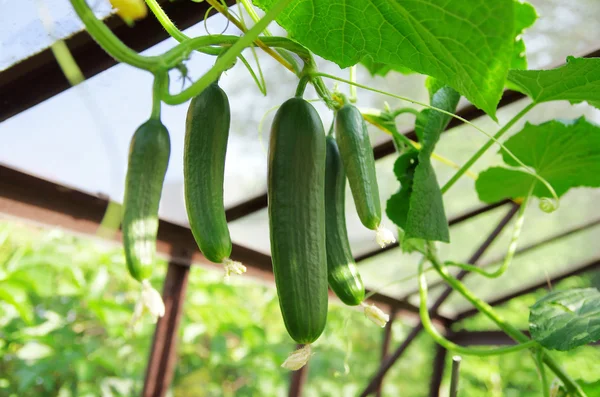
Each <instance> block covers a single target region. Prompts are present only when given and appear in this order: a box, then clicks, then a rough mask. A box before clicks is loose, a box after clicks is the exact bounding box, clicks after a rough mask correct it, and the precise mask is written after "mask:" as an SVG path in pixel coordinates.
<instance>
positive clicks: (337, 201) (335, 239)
mask: <svg viewBox="0 0 600 397" xmlns="http://www.w3.org/2000/svg"><path fill="white" fill-rule="evenodd" d="M345 196H346V174H345V172H344V168H343V166H342V159H341V158H340V152H339V149H338V145H337V143H336V141H335V139H334V138H333V137H332V136H328V137H327V157H326V162H325V230H326V238H325V240H326V245H327V276H328V277H327V278H328V280H329V286H330V287H331V289H332V290H333V292H335V294H336V295H337V297H338V298H340V300H341V301H342V302H344V303H345V304H346V305H350V306H356V305H359V304H360V303H361V302H362V301H363V300H364V299H365V287H364V285H363V282H362V280H361V278H360V274H358V269H357V267H356V263H354V257H353V256H352V251H351V250H350V243H349V241H348V231H347V230H346V211H345V210H346V208H345V198H346V197H345Z"/></svg>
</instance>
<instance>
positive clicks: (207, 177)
mask: <svg viewBox="0 0 600 397" xmlns="http://www.w3.org/2000/svg"><path fill="white" fill-rule="evenodd" d="M230 121H231V115H230V108H229V100H228V99H227V94H225V92H224V91H223V90H222V89H221V87H219V86H218V85H217V83H213V84H211V85H209V86H208V87H206V89H205V90H204V91H202V93H201V94H199V95H198V96H196V97H195V98H193V99H192V101H191V102H190V105H189V107H188V112H187V118H186V123H185V144H184V154H183V158H184V160H183V179H184V192H185V205H186V210H187V214H188V219H189V222H190V228H191V229H192V234H193V235H194V239H195V240H196V243H197V244H198V247H199V248H200V251H202V254H203V255H204V256H205V257H206V259H208V260H209V261H211V262H215V263H222V262H223V260H224V259H226V258H229V256H230V255H231V237H230V235H229V228H228V226H227V219H226V217H225V206H224V204H223V180H224V174H225V155H226V152H227V140H228V138H229V126H230Z"/></svg>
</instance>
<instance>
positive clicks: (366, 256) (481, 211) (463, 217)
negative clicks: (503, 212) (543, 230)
mask: <svg viewBox="0 0 600 397" xmlns="http://www.w3.org/2000/svg"><path fill="white" fill-rule="evenodd" d="M511 202H512V201H510V200H502V201H499V202H497V203H494V204H489V205H485V206H483V207H479V208H475V209H474V210H471V211H467V212H465V213H463V214H460V215H458V216H456V217H455V218H452V219H449V220H448V226H455V225H458V224H460V223H462V222H464V221H467V220H469V219H473V218H475V217H477V216H479V215H481V214H485V213H487V212H489V211H492V210H495V209H496V208H498V207H502V206H503V205H506V204H508V203H511ZM399 246H400V243H399V242H395V243H393V244H389V245H386V246H385V247H384V248H379V249H376V250H374V251H371V252H367V253H366V254H362V255H359V256H357V257H356V258H355V261H356V262H357V263H358V262H361V261H364V260H367V259H369V258H372V257H374V256H377V255H379V254H383V253H384V252H387V251H391V250H393V249H395V248H398V247H399Z"/></svg>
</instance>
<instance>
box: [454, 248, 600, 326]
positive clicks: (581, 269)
mask: <svg viewBox="0 0 600 397" xmlns="http://www.w3.org/2000/svg"><path fill="white" fill-rule="evenodd" d="M594 270H600V258H596V259H594V260H592V261H589V262H586V263H583V264H579V265H577V266H574V267H573V268H572V269H570V270H569V271H567V272H564V273H561V274H557V275H556V276H554V277H552V279H550V280H543V281H540V282H539V283H536V284H533V285H530V286H528V287H525V288H523V289H521V290H519V291H515V292H513V293H512V294H508V295H504V296H502V297H499V298H496V299H494V300H492V301H490V302H488V304H489V305H490V306H498V305H501V304H503V303H506V302H508V301H509V300H511V299H514V298H517V297H519V296H522V295H526V294H529V293H531V292H535V291H537V290H538V289H540V288H546V289H548V288H550V287H551V286H552V284H553V283H557V282H559V281H562V280H564V279H566V278H569V277H573V276H577V275H579V274H582V273H587V272H589V271H594ZM477 313H479V312H478V311H477V309H469V310H465V311H464V312H461V313H459V314H457V315H456V318H455V320H454V322H457V321H461V320H464V319H465V318H469V317H472V316H474V315H476V314H477Z"/></svg>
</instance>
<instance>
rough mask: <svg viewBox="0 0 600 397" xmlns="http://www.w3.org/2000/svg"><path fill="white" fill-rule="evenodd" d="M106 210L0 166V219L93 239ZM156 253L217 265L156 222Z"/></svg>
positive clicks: (258, 256)
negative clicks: (55, 228) (23, 221)
mask: <svg viewBox="0 0 600 397" xmlns="http://www.w3.org/2000/svg"><path fill="white" fill-rule="evenodd" d="M107 205H108V201H107V200H106V198H102V197H98V196H93V195H90V194H87V193H84V192H81V191H78V190H75V189H70V188H68V187H65V186H61V185H58V184H56V183H53V182H49V181H46V180H43V179H40V178H37V177H35V176H32V175H28V174H25V173H22V172H20V171H17V170H14V169H11V168H8V167H4V166H1V165H0V214H2V213H4V214H7V215H10V216H15V217H18V218H21V219H27V220H30V221H33V222H38V223H42V224H45V225H51V226H58V227H61V228H65V229H68V230H70V231H72V232H76V233H80V234H85V235H91V236H94V235H96V233H97V231H98V226H99V225H100V222H101V221H102V217H103V216H104V212H105V211H106V207H107ZM120 240H121V234H120V233H119V232H117V233H115V236H114V241H120ZM156 249H157V252H158V253H159V254H160V255H161V256H163V257H166V258H169V261H170V262H171V263H174V264H177V265H179V266H184V267H187V266H189V263H190V260H189V258H191V263H201V264H203V265H206V266H216V267H218V268H220V266H221V265H218V264H213V263H211V262H209V261H208V260H206V258H204V256H203V255H202V254H201V253H200V251H199V250H198V246H197V245H196V241H195V240H194V237H193V236H192V233H191V232H190V230H189V229H188V228H186V227H183V226H179V225H176V224H174V223H170V222H167V221H164V220H160V222H159V228H158V236H157V243H156ZM231 258H232V259H234V260H238V261H241V262H243V263H244V265H246V267H247V268H248V273H249V274H250V275H253V276H256V277H260V278H263V279H266V280H268V281H273V267H272V265H271V257H270V256H269V255H266V254H263V253H260V252H257V251H254V250H252V249H250V248H247V247H244V246H241V245H239V244H233V250H232V253H231ZM367 293H369V291H367ZM369 301H371V302H374V303H379V304H382V305H386V306H390V307H392V308H396V309H398V310H404V311H408V312H411V313H418V312H419V309H418V308H417V307H415V306H414V305H412V304H411V303H409V302H407V301H403V300H399V299H397V298H394V297H390V296H386V295H382V294H374V295H373V296H371V297H370V298H369ZM433 318H434V319H436V320H440V321H442V322H445V323H449V322H451V321H452V320H451V319H449V318H447V317H444V316H441V315H435V316H433Z"/></svg>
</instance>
